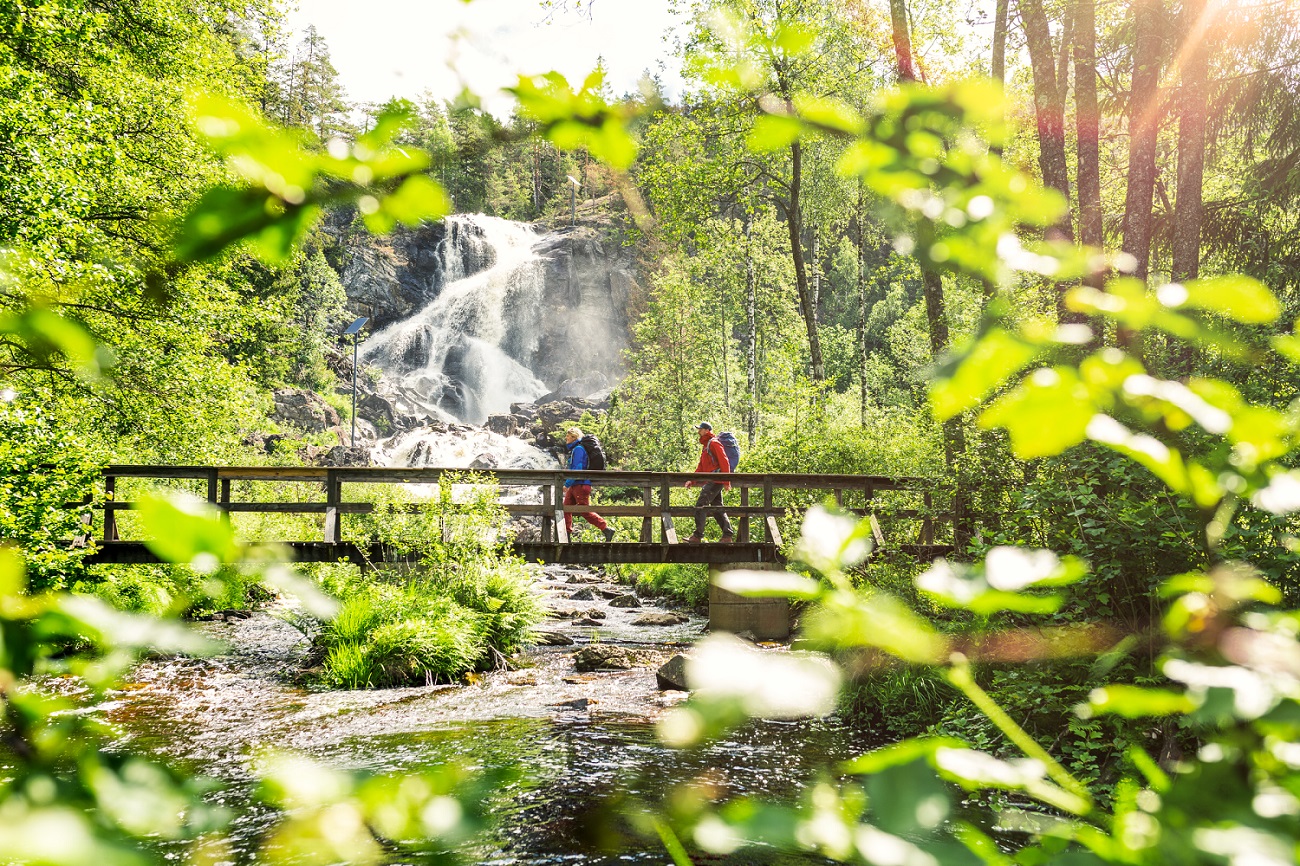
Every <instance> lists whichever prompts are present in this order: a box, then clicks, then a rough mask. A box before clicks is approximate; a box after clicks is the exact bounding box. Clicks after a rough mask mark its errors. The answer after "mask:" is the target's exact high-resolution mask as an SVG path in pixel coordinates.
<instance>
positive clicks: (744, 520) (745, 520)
mask: <svg viewBox="0 0 1300 866" xmlns="http://www.w3.org/2000/svg"><path fill="white" fill-rule="evenodd" d="M737 513H738V514H739V515H740V535H738V536H737V537H736V540H737V541H739V542H740V543H741V544H748V543H749V488H748V487H741V488H740V508H739V509H738V510H737Z"/></svg>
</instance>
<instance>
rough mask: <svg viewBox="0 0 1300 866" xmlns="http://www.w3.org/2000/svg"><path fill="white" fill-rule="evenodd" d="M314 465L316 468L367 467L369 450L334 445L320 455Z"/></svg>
mask: <svg viewBox="0 0 1300 866" xmlns="http://www.w3.org/2000/svg"><path fill="white" fill-rule="evenodd" d="M314 463H315V464H316V465H317V466H330V467H334V468H339V467H343V466H369V465H370V449H368V448H349V447H347V446H346V445H335V446H334V447H333V448H331V449H329V450H328V451H326V452H325V453H324V454H322V455H320V456H319V457H318V458H317V459H316V460H315V461H314Z"/></svg>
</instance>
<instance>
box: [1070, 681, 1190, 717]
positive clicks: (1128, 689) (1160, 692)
mask: <svg viewBox="0 0 1300 866" xmlns="http://www.w3.org/2000/svg"><path fill="white" fill-rule="evenodd" d="M1194 709H1196V702H1195V701H1193V700H1191V699H1190V698H1189V697H1187V695H1184V694H1179V693H1178V692H1171V691H1167V690H1165V689H1150V688H1143V687H1140V686H1129V685H1113V686H1103V687H1102V688H1098V689H1093V690H1092V692H1091V693H1090V694H1089V695H1088V702H1087V703H1086V704H1082V705H1080V707H1079V708H1078V709H1076V712H1085V711H1086V713H1087V715H1088V716H1091V715H1117V716H1123V717H1124V718H1126V719H1137V718H1142V717H1145V716H1169V715H1182V714H1185V713H1190V712H1191V711H1192V710H1194Z"/></svg>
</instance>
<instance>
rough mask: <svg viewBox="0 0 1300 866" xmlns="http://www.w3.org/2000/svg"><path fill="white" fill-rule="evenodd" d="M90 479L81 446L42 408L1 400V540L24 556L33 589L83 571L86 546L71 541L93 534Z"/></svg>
mask: <svg viewBox="0 0 1300 866" xmlns="http://www.w3.org/2000/svg"><path fill="white" fill-rule="evenodd" d="M94 477H95V470H94V468H93V464H92V461H91V459H90V455H89V454H87V453H86V451H85V447H84V445H83V444H82V443H80V442H79V441H77V440H76V439H75V438H73V437H72V436H70V435H69V434H68V433H67V432H66V431H65V430H63V429H60V428H58V427H55V426H54V425H52V424H51V423H50V421H49V419H48V418H47V417H46V416H45V413H44V412H42V411H41V408H40V406H37V405H31V404H30V402H29V401H27V400H22V399H18V398H16V396H15V395H14V394H13V392H12V391H10V392H9V393H8V399H5V398H4V396H0V542H3V543H5V544H9V545H14V546H16V547H18V548H19V549H21V550H22V551H23V553H24V556H25V557H26V561H27V574H28V581H29V583H30V585H31V587H32V589H33V590H34V591H36V592H44V591H46V590H50V589H63V588H66V587H67V586H68V585H69V584H70V583H71V582H73V581H75V580H76V579H77V576H78V575H79V574H80V573H81V571H82V565H81V560H82V559H83V558H84V556H85V554H86V553H87V552H89V550H90V548H89V547H87V546H86V545H85V543H84V541H83V543H82V546H80V547H77V546H74V541H75V540H76V539H78V538H79V537H82V536H85V535H87V534H88V533H89V531H90V527H89V525H88V524H87V523H83V517H87V518H88V517H89V511H88V506H89V502H90V495H91V490H92V489H93V488H92V482H93V480H94ZM73 503H78V504H82V503H84V506H83V507H82V508H80V509H78V508H76V507H69V506H70V505H72V504H73Z"/></svg>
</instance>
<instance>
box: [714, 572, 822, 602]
mask: <svg viewBox="0 0 1300 866" xmlns="http://www.w3.org/2000/svg"><path fill="white" fill-rule="evenodd" d="M713 583H714V585H715V586H717V587H718V588H720V589H725V590H726V591H727V592H734V593H735V594H736V595H743V596H746V597H749V598H772V597H778V598H797V599H804V600H811V599H815V598H817V597H818V596H820V595H821V592H822V588H821V584H820V583H818V582H817V581H815V580H812V579H811V578H807V577H801V576H800V575H797V574H791V573H790V572H788V571H747V570H744V569H729V570H727V571H721V572H718V573H717V575H715V576H714V578H713Z"/></svg>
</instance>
